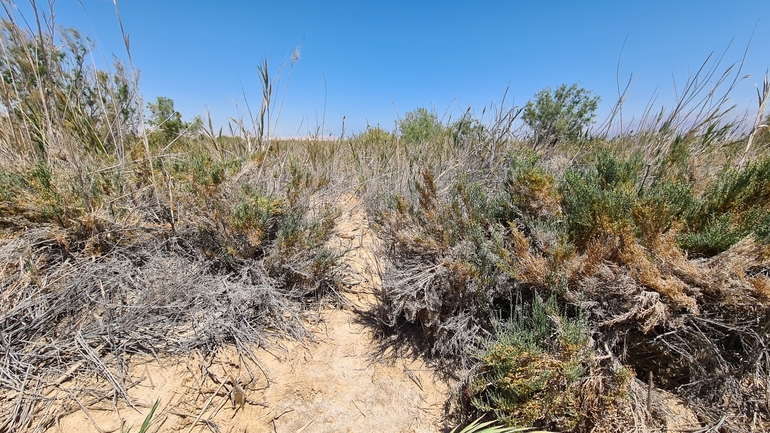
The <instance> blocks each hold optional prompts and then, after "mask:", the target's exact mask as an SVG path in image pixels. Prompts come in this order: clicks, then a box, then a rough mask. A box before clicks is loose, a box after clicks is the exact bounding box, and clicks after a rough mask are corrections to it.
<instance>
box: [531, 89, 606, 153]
mask: <svg viewBox="0 0 770 433" xmlns="http://www.w3.org/2000/svg"><path fill="white" fill-rule="evenodd" d="M598 105H599V97H598V96H594V94H593V92H591V91H590V90H586V89H583V88H580V87H578V85H577V83H576V84H573V85H572V86H570V87H567V85H566V84H562V85H561V86H559V87H557V88H556V90H554V91H551V89H550V88H547V89H545V90H541V91H540V92H538V93H536V94H535V97H534V101H532V100H530V101H528V102H527V105H526V106H525V107H524V113H523V114H522V119H523V120H524V123H526V124H527V126H529V127H530V128H532V131H533V132H534V134H535V137H534V140H535V146H540V145H548V146H550V145H553V144H555V143H557V142H559V141H562V140H566V141H575V140H578V139H581V138H583V137H584V136H585V135H586V131H585V129H586V127H588V126H589V125H590V124H591V123H592V122H593V119H594V117H596V108H597V106H598Z"/></svg>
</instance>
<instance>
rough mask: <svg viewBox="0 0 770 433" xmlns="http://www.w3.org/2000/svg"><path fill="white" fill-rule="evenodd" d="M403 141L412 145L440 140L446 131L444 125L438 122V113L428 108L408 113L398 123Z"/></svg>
mask: <svg viewBox="0 0 770 433" xmlns="http://www.w3.org/2000/svg"><path fill="white" fill-rule="evenodd" d="M398 130H399V131H400V132H401V139H402V140H404V141H405V142H407V143H410V144H419V143H425V142H428V141H431V140H432V139H435V138H438V137H439V136H440V135H441V133H442V132H443V131H444V125H443V124H442V123H441V122H440V121H439V120H438V116H436V113H433V112H431V111H428V110H427V109H426V108H422V107H420V108H418V109H416V110H414V111H410V112H408V113H406V116H404V118H403V119H401V120H399V121H398Z"/></svg>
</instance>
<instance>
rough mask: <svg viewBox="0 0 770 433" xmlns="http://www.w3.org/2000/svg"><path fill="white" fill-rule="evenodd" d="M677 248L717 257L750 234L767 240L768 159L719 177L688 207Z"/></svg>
mask: <svg viewBox="0 0 770 433" xmlns="http://www.w3.org/2000/svg"><path fill="white" fill-rule="evenodd" d="M685 224H686V227H685V230H684V231H683V233H682V234H681V235H680V236H679V243H680V245H681V246H682V247H683V248H685V249H687V250H688V251H690V252H692V253H696V254H703V255H714V254H718V253H720V252H722V251H725V250H726V249H728V248H730V247H731V246H732V245H734V244H735V243H737V242H738V241H740V240H741V239H743V238H744V237H746V236H748V235H750V234H753V235H755V236H756V237H757V238H758V239H759V240H760V241H764V242H768V241H770V237H768V233H769V232H770V158H765V159H763V160H760V161H758V162H755V163H751V164H749V165H747V166H746V167H745V168H743V169H740V170H737V169H728V170H725V171H723V172H722V173H720V174H719V176H718V177H717V179H716V180H715V181H714V182H713V183H712V184H711V185H710V186H709V187H708V188H707V190H706V191H705V192H704V193H703V195H702V196H701V197H700V199H698V200H696V201H694V202H693V204H692V205H691V206H690V207H689V209H688V211H687V215H686V219H685Z"/></svg>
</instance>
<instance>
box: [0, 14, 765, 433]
mask: <svg viewBox="0 0 770 433" xmlns="http://www.w3.org/2000/svg"><path fill="white" fill-rule="evenodd" d="M3 5H4V7H5V11H6V16H5V17H4V18H3V19H2V22H1V23H0V24H1V25H2V28H1V33H0V39H1V40H2V45H1V46H0V74H2V80H0V103H1V104H2V105H1V106H2V109H1V110H0V123H2V126H1V127H0V288H1V290H2V293H1V297H0V326H2V333H0V407H2V408H3V410H2V413H3V415H2V417H0V431H25V430H30V431H31V430H34V429H36V428H38V427H39V426H42V428H45V427H46V426H50V425H52V423H54V422H55V414H51V413H48V412H47V411H46V410H45V408H46V404H48V400H47V399H46V395H47V393H48V392H49V391H50V389H51V388H53V387H55V386H56V385H57V384H60V383H61V382H62V381H64V380H67V379H68V378H69V377H72V376H76V375H95V376H97V377H100V378H101V379H102V380H104V381H106V382H107V383H109V385H110V387H111V389H112V394H110V395H108V396H101V397H99V398H114V399H121V398H123V399H127V398H128V396H127V394H126V392H125V386H126V383H127V380H128V379H127V378H126V377H123V376H120V375H115V374H113V373H110V372H111V371H120V372H125V371H127V365H128V364H129V363H130V362H131V357H132V356H134V355H138V354H151V355H155V356H157V355H158V354H163V353H191V352H198V353H207V352H211V351H214V350H216V349H217V348H219V347H222V346H223V345H235V346H236V347H237V349H238V353H239V354H240V356H243V357H253V356H255V355H254V353H253V348H254V347H255V345H259V344H264V343H265V342H266V339H268V338H274V337H277V338H295V339H303V338H307V336H308V335H307V331H306V327H305V324H306V323H307V322H308V321H312V320H316V319H317V317H318V316H317V314H316V311H317V309H318V306H319V305H321V304H332V305H336V304H339V303H342V302H343V297H342V292H344V291H345V290H346V285H345V284H343V283H342V281H341V278H340V275H339V272H340V263H339V254H338V253H336V252H334V251H333V250H331V249H329V248H328V246H327V244H326V241H327V240H328V239H329V237H330V235H331V233H332V232H333V231H334V228H335V218H336V217H337V216H338V213H339V206H338V204H339V202H340V200H341V197H342V196H343V195H344V194H351V193H352V194H354V195H355V196H356V198H357V200H360V201H361V203H362V204H363V205H364V206H365V207H366V209H367V212H368V213H369V215H370V216H371V219H372V220H373V221H375V228H376V233H377V235H378V237H379V239H380V251H379V255H380V260H381V261H382V263H383V266H382V269H383V275H382V280H383V284H382V287H381V290H380V291H379V292H378V293H377V294H376V296H377V303H376V306H375V308H373V309H372V311H369V312H362V313H361V315H362V320H369V321H373V322H375V323H377V326H378V329H379V330H380V331H381V342H382V345H383V346H387V345H410V346H412V347H413V348H414V349H415V350H416V351H418V352H419V353H420V354H421V355H422V356H425V357H427V358H429V359H431V360H432V361H433V362H435V364H436V365H438V366H440V368H441V369H442V372H444V374H446V375H448V376H453V377H456V378H458V379H460V380H461V381H462V383H463V386H462V389H460V390H458V392H457V394H456V395H453V396H447V399H451V401H452V402H453V405H452V407H453V410H452V415H453V418H452V423H453V424H455V425H463V426H464V425H468V424H470V423H474V422H475V423H474V424H471V426H476V425H478V423H479V422H480V421H478V420H479V419H482V420H483V421H484V423H486V422H489V421H494V422H499V423H503V424H506V425H508V426H509V427H528V426H534V427H537V428H542V429H548V430H554V431H576V432H583V431H634V430H636V431H659V430H665V429H666V428H667V427H668V426H667V425H666V419H667V418H666V411H667V407H666V405H665V404H663V401H662V400H663V398H662V397H660V394H659V393H657V391H656V392H655V393H653V389H655V390H665V391H667V392H668V393H670V394H672V395H675V396H676V397H678V398H679V399H681V400H682V401H684V402H685V403H686V404H687V406H688V407H690V408H691V409H692V410H693V411H694V412H695V414H696V415H697V420H698V423H699V425H696V426H692V427H693V428H696V429H701V430H698V431H704V432H705V431H715V432H716V431H720V432H721V431H766V430H767V429H768V428H770V399H769V398H768V396H770V388H768V381H769V380H770V358H769V357H768V352H767V345H768V342H769V341H768V329H770V309H769V308H768V307H769V306H770V274H769V272H770V153H768V150H770V130H768V126H767V125H768V120H770V118H769V117H767V116H765V115H764V113H763V109H764V106H765V103H766V101H767V98H768V97H769V96H770V84H768V80H767V78H766V79H765V82H764V87H763V88H761V89H760V90H759V91H758V96H759V106H760V109H759V114H758V115H757V117H756V119H754V118H752V119H748V120H746V119H740V118H736V117H735V116H734V112H733V111H731V110H730V107H728V106H726V105H725V104H726V102H725V101H726V100H727V99H726V96H727V95H729V93H730V91H731V90H732V88H733V86H734V85H735V82H736V81H737V80H738V78H739V77H740V76H742V75H743V72H742V71H740V69H739V67H738V66H737V65H733V66H726V67H725V66H724V65H721V64H720V63H719V62H715V61H712V60H710V59H709V60H707V61H706V62H705V63H704V67H703V68H702V69H701V70H700V72H699V74H698V75H696V76H694V77H693V78H691V81H690V82H688V83H687V85H686V86H685V90H684V92H683V93H682V94H681V95H680V99H679V100H677V101H674V104H673V105H672V108H671V110H669V111H664V112H660V113H648V115H647V116H645V117H644V118H643V119H641V120H639V121H638V122H637V124H636V125H634V127H633V131H632V132H627V131H631V129H632V128H623V127H619V128H611V127H607V128H605V129H603V130H602V129H598V128H592V125H593V121H594V112H595V110H596V106H597V102H598V101H597V99H596V97H595V96H594V95H593V94H592V93H591V92H590V91H588V90H586V89H582V88H581V87H580V86H579V85H578V84H576V85H562V86H560V87H557V88H556V89H555V90H553V91H551V90H550V89H546V90H544V91H542V92H540V93H538V94H537V95H534V96H533V100H532V101H530V102H529V103H527V104H526V105H525V106H524V107H510V106H506V105H504V104H503V105H500V106H493V107H491V108H489V110H488V111H489V112H491V113H492V116H491V118H490V119H489V120H487V121H482V120H480V119H479V118H477V117H476V116H475V115H474V113H473V112H472V111H471V110H469V111H468V112H467V113H465V114H464V115H462V116H460V117H459V118H456V119H454V118H449V119H441V118H439V117H438V116H437V115H436V114H435V113H433V112H431V111H430V110H427V109H424V108H420V109H417V110H414V111H412V112H410V113H408V114H406V115H405V116H403V118H401V120H399V121H398V122H397V124H396V125H395V127H394V128H393V130H387V129H384V128H381V127H376V128H369V129H367V130H365V131H361V132H358V133H356V134H353V135H352V136H350V137H342V138H338V139H336V140H333V141H330V140H313V139H311V140H277V139H275V138H274V137H272V136H271V134H270V131H271V128H272V127H273V125H274V124H275V118H274V117H275V116H279V115H280V104H281V103H282V102H280V98H279V97H278V95H274V94H273V83H274V79H275V77H274V76H273V75H271V74H273V73H275V74H277V73H279V71H277V70H273V69H271V67H270V65H269V64H268V63H267V62H264V63H263V64H262V65H260V69H259V71H260V74H261V76H260V80H261V82H262V83H263V88H264V93H263V95H262V99H263V100H262V101H259V103H260V104H261V105H260V106H261V107H262V112H259V113H256V116H254V118H253V119H252V120H253V121H252V120H249V121H244V120H243V119H241V120H240V121H238V122H237V123H236V124H233V125H231V133H230V134H222V132H221V131H220V132H217V131H215V129H214V128H213V126H212V122H211V120H210V119H194V120H190V121H184V120H183V119H182V116H181V114H180V113H178V112H177V111H176V110H175V109H174V105H173V100H171V99H170V98H167V97H159V98H158V99H157V100H156V101H154V102H150V103H149V104H147V103H145V101H144V100H143V98H142V96H141V94H140V93H139V87H138V81H139V80H138V72H137V71H136V70H135V69H134V68H133V66H132V65H125V64H123V63H121V62H120V61H118V60H116V61H115V63H114V64H113V65H112V66H111V67H109V68H107V69H98V68H96V67H95V66H94V65H93V64H91V63H89V62H88V61H87V59H88V56H87V54H88V53H89V50H91V49H92V48H93V47H92V43H91V42H90V41H89V40H88V38H87V37H85V36H83V35H81V34H80V33H79V32H77V31H76V30H71V29H60V28H59V27H57V25H56V23H54V22H52V21H50V20H52V18H50V17H48V18H46V16H44V15H43V14H39V15H37V16H35V17H32V18H33V19H32V20H31V21H29V20H28V21H27V22H29V23H33V24H32V26H31V27H27V25H26V24H22V23H21V22H20V21H19V20H18V17H17V15H15V12H13V9H12V8H11V7H10V5H9V4H8V3H7V2H3ZM35 20H36V21H35ZM46 20H49V21H46ZM284 66H286V65H284ZM720 68H721V69H720ZM281 70H283V67H281ZM723 70H724V72H722V71H723ZM276 104H278V106H276ZM621 109H622V107H621V106H618V108H617V109H616V111H615V112H614V113H617V112H618V110H621ZM271 112H272V113H276V114H275V115H274V116H273V117H271V114H270V113H271ZM613 119H614V118H613ZM613 119H610V120H608V121H607V122H606V123H605V124H610V125H611V124H612V121H613ZM520 125H523V126H520ZM107 364H109V365H110V366H112V367H113V368H111V369H107V368H105V365H107ZM114 368H116V369H117V370H114ZM90 398H97V397H95V396H93V395H92V396H90ZM129 404H130V402H129ZM480 417H481V418H480ZM483 425H484V426H486V425H488V424H483Z"/></svg>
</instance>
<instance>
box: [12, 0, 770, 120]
mask: <svg viewBox="0 0 770 433" xmlns="http://www.w3.org/2000/svg"><path fill="white" fill-rule="evenodd" d="M21 1H22V0H19V2H20V3H21ZM118 6H119V8H120V13H121V16H122V20H123V25H124V28H125V30H126V32H127V33H128V34H129V35H130V40H131V54H132V56H133V60H134V65H135V66H136V67H137V68H139V69H140V70H141V72H142V75H141V77H142V79H141V92H142V93H143V95H144V96H145V100H146V101H148V102H149V101H154V99H155V97H156V96H159V95H162V96H167V97H170V98H172V99H173V100H174V101H175V103H176V108H177V110H179V111H180V112H181V113H182V115H183V117H184V118H185V119H191V118H192V117H194V116H196V115H199V114H201V113H203V112H204V111H205V110H207V109H208V110H210V112H211V115H212V118H213V119H214V121H215V123H217V124H219V125H223V124H226V121H227V119H228V117H230V116H235V113H236V102H238V104H239V105H240V107H241V108H243V95H242V87H241V86H243V89H244V90H245V94H246V97H247V98H248V100H249V102H250V104H251V105H252V108H255V107H256V106H258V105H259V102H260V97H261V96H260V87H259V84H258V79H257V68H256V67H257V65H258V64H259V63H260V60H261V59H262V58H263V57H267V58H269V59H270V61H271V65H273V70H274V71H275V69H277V67H278V66H279V65H280V64H281V63H282V62H284V61H286V60H288V59H290V57H291V55H292V53H293V52H294V50H295V47H297V46H299V47H300V59H299V61H298V62H297V63H296V64H295V65H294V68H293V70H292V73H291V81H290V83H289V86H288V93H287V95H286V101H285V104H284V108H283V113H282V114H281V118H280V133H281V134H282V135H296V134H299V135H305V134H307V133H308V131H314V130H315V129H316V127H317V126H320V124H321V122H322V119H323V116H324V106H326V111H325V126H326V130H327V133H328V132H332V133H334V134H339V133H340V127H341V124H342V117H343V116H346V117H347V120H346V127H347V131H348V133H350V132H357V131H361V130H363V129H364V128H365V127H366V125H367V122H368V123H369V124H371V125H372V126H374V125H377V124H380V125H382V126H383V127H385V128H386V129H392V128H393V125H394V121H395V120H396V118H397V113H396V110H397V112H398V114H399V115H401V116H403V115H404V114H405V113H406V112H408V111H411V110H413V109H415V108H417V107H421V106H424V107H434V108H435V110H436V112H437V113H438V114H439V115H440V116H443V115H445V114H446V115H447V116H449V115H452V116H453V117H457V116H458V115H460V114H461V113H462V112H464V111H465V110H466V109H467V108H468V106H472V107H473V110H474V111H475V113H476V114H477V115H480V114H481V110H482V108H483V107H484V106H489V105H490V104H491V103H499V102H500V100H501V98H502V96H503V94H504V92H505V90H506V88H509V91H508V98H509V99H508V102H510V103H514V104H516V105H523V104H524V103H526V101H527V100H528V99H530V98H531V97H532V96H533V95H534V93H535V92H537V91H538V90H540V89H543V88H545V87H556V86H558V85H559V84H561V83H567V84H571V83H574V82H578V83H580V84H581V85H582V86H583V87H585V88H587V89H590V90H593V91H594V92H595V93H596V94H598V95H599V96H601V98H602V104H601V108H600V116H599V117H600V119H599V120H601V117H602V116H603V115H606V114H607V113H608V112H609V109H610V107H611V106H612V104H614V102H615V101H616V100H617V96H618V93H617V81H616V73H617V72H618V70H617V67H618V62H619V61H620V68H619V77H620V81H622V82H623V83H625V82H626V81H627V80H628V78H629V76H630V75H631V74H633V76H634V80H633V83H632V86H631V91H630V96H629V99H628V102H627V104H626V108H625V111H624V113H625V116H626V117H630V116H631V115H639V114H641V112H642V111H643V109H644V107H645V106H646V105H647V103H648V102H649V101H650V99H651V97H653V95H655V94H657V99H656V102H655V106H656V107H657V108H660V107H662V106H667V105H670V104H671V103H672V102H673V101H674V82H676V83H677V85H679V86H681V85H682V84H683V83H684V82H685V80H686V78H687V77H688V75H690V74H692V73H694V72H695V71H696V70H697V69H698V67H699V66H700V65H701V63H702V62H703V61H704V60H705V59H706V58H707V56H708V55H709V54H711V53H714V54H715V55H716V56H721V55H722V54H723V53H724V52H725V50H727V52H726V54H725V57H724V58H725V60H724V62H725V63H724V67H723V68H722V69H724V68H726V67H727V66H729V65H730V64H732V63H734V62H738V61H740V60H741V57H742V56H743V53H744V50H746V48H747V46H748V54H747V56H746V63H745V66H744V69H743V71H744V75H745V74H751V76H750V77H749V78H747V79H745V80H743V81H742V82H741V83H740V84H739V87H738V91H737V92H735V93H734V94H733V97H734V103H736V104H738V112H739V113H743V112H744V111H745V110H747V109H748V110H750V109H755V106H756V102H755V99H756V98H755V96H754V95H755V90H754V85H755V83H759V84H761V81H762V78H763V76H764V73H765V71H766V70H767V69H768V67H770V1H769V0H734V1H730V2H727V1H719V0H699V1H691V0H686V1H678V0H666V1H660V0H648V1H637V0H629V1H617V0H613V1H590V2H589V1H584V2H576V1H535V0H529V1H469V0H466V1H449V0H447V1H422V2H420V1H400V0H398V1H394V0H390V1H383V2H370V1H360V0H359V1H334V2H322V1H279V0H276V1H269V2H267V1H245V0H241V1H236V0H221V1H211V0H209V1H190V0H187V1H178V0H122V1H119V2H118ZM55 11H56V16H57V21H58V23H59V24H61V25H64V26H73V27H77V28H78V29H79V30H81V31H82V32H84V33H86V34H88V35H90V36H91V37H93V38H94V39H96V41H97V42H98V44H99V47H100V50H101V51H100V52H98V53H97V56H98V57H101V58H103V57H104V56H105V55H106V56H108V57H109V56H110V55H111V54H112V53H114V54H116V55H118V56H119V57H123V58H125V49H124V47H123V45H122V40H121V36H120V31H119V27H118V22H117V18H116V15H115V8H114V4H113V2H112V0H80V1H78V0H59V1H57V2H56V4H55ZM752 33H753V39H751V42H750V43H749V41H750V38H752ZM624 41H625V48H623V45H624ZM728 47H729V48H728ZM621 52H622V56H621ZM287 72H288V69H287V70H285V71H284V74H283V81H282V82H281V85H280V87H279V89H278V90H279V92H277V93H278V96H279V97H280V95H281V93H282V91H283V88H284V87H283V85H284V84H285V79H286V78H287V77H288V74H287ZM324 80H325V81H326V88H325V87H324ZM325 95H326V96H325ZM325 98H326V101H325ZM394 105H395V109H396V110H394ZM300 125H302V126H300Z"/></svg>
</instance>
